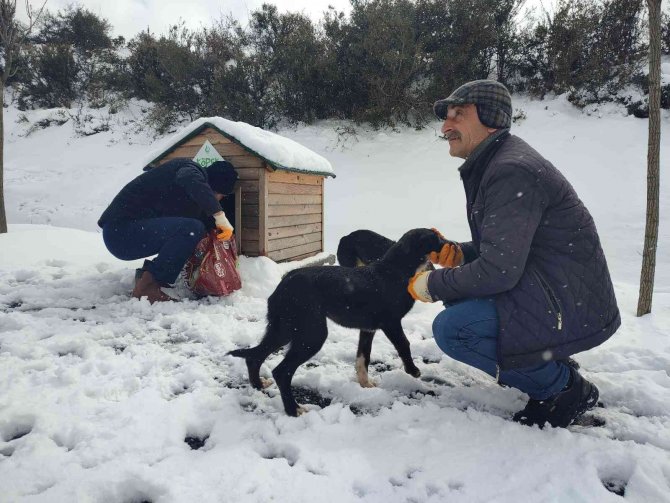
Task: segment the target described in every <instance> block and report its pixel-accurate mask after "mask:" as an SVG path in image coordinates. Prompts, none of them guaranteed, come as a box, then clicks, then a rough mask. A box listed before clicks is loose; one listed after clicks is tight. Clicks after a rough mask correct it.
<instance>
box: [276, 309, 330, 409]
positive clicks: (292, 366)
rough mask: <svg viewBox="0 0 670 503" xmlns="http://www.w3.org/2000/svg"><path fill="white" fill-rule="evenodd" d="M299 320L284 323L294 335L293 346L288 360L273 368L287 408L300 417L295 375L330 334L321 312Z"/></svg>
mask: <svg viewBox="0 0 670 503" xmlns="http://www.w3.org/2000/svg"><path fill="white" fill-rule="evenodd" d="M300 318H301V319H299V320H294V323H291V322H282V331H284V330H286V331H287V333H289V334H292V340H291V345H290V346H289V349H288V351H287V352H286V356H285V357H284V359H283V360H282V361H281V362H280V363H279V365H277V366H276V367H275V368H274V370H273V371H272V375H273V377H274V378H275V382H276V383H277V386H278V387H279V392H280V393H281V399H282V402H283V403H284V410H285V411H286V413H287V414H288V415H289V416H297V415H298V414H299V413H302V412H303V410H302V409H301V408H300V407H299V406H298V403H297V402H296V401H295V397H294V396H293V391H292V389H291V381H292V380H293V374H295V371H296V370H297V368H298V367H299V366H300V365H302V364H303V363H305V362H306V361H307V360H309V359H310V358H311V357H312V356H314V355H315V354H316V353H318V352H319V350H320V349H321V348H322V347H323V343H324V342H325V341H326V337H328V327H327V326H326V317H325V316H324V315H322V314H320V313H313V312H312V313H303V314H302V316H301V317H300Z"/></svg>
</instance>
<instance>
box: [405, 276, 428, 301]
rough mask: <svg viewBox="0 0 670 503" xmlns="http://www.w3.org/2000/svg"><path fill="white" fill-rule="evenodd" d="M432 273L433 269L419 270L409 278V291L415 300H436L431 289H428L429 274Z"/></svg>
mask: <svg viewBox="0 0 670 503" xmlns="http://www.w3.org/2000/svg"><path fill="white" fill-rule="evenodd" d="M431 273H432V271H424V272H419V273H416V274H415V275H414V276H412V279H410V280H409V285H407V291H408V292H409V294H410V295H411V296H412V298H413V299H414V300H420V301H421V302H435V301H434V300H433V297H432V296H431V295H430V291H428V276H430V274H431Z"/></svg>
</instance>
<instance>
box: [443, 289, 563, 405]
mask: <svg viewBox="0 0 670 503" xmlns="http://www.w3.org/2000/svg"><path fill="white" fill-rule="evenodd" d="M433 335H434V337H435V342H437V345H438V346H439V347H440V349H441V350H442V351H444V352H445V353H446V354H448V355H449V356H450V357H452V358H453V359H454V360H458V361H460V362H463V363H466V364H468V365H470V366H472V367H475V368H478V369H480V370H483V371H484V372H486V373H487V374H490V375H491V376H493V377H495V376H496V373H497V364H498V357H497V351H496V347H497V341H498V313H497V311H496V306H495V301H494V300H493V299H490V298H483V299H468V300H464V301H461V302H458V303H455V304H452V305H451V306H449V307H447V308H446V309H445V310H444V311H442V312H441V313H440V314H438V315H437V316H436V317H435V320H434V321H433ZM569 375H570V369H569V368H568V366H567V365H566V364H564V363H561V362H557V361H549V362H547V363H543V364H541V365H538V366H536V367H527V368H520V369H512V370H502V371H500V372H499V374H498V376H499V382H500V383H502V384H506V385H508V386H512V387H514V388H517V389H519V390H521V391H523V392H524V393H526V394H528V396H530V397H531V398H533V399H535V400H544V399H546V398H549V397H551V396H553V395H555V394H556V393H558V392H559V391H561V390H562V389H563V388H564V387H565V385H566V384H567V382H568V377H569Z"/></svg>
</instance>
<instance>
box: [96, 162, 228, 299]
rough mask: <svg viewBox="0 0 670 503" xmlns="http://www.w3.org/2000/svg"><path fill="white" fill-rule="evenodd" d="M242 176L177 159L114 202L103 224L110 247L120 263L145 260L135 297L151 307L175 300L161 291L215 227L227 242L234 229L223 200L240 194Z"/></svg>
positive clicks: (219, 164) (216, 165) (221, 167)
mask: <svg viewBox="0 0 670 503" xmlns="http://www.w3.org/2000/svg"><path fill="white" fill-rule="evenodd" d="M237 176H238V175H237V172H236V171H235V169H234V168H233V165H232V164H231V163H229V162H228V161H217V162H214V163H213V164H211V165H210V166H209V167H207V168H203V167H202V166H200V165H198V164H197V163H195V162H193V161H191V160H190V159H181V158H180V159H174V160H171V161H168V162H166V163H165V164H163V165H161V166H159V167H157V168H153V169H151V170H149V171H147V172H146V173H143V174H141V175H140V176H138V177H137V178H135V179H134V180H132V181H131V182H130V183H128V185H126V186H125V187H124V188H123V189H121V192H119V193H118V195H117V196H116V197H115V198H114V200H113V201H112V202H111V204H110V205H109V207H108V208H107V209H106V210H105V211H104V213H103V214H102V216H101V217H100V220H98V225H99V226H100V227H101V228H102V236H103V239H104V241H105V246H106V247H107V249H108V250H109V251H110V252H111V253H112V255H114V256H115V257H117V258H119V259H121V260H135V259H138V258H143V257H149V256H152V255H156V254H158V255H157V256H156V257H155V258H154V259H153V260H145V261H144V266H143V267H142V274H141V276H140V278H139V279H138V281H137V282H136V284H135V288H134V289H133V292H132V296H133V297H136V298H138V299H139V298H141V297H147V298H148V299H149V302H151V303H153V302H159V301H166V300H170V297H169V296H168V295H166V294H165V293H164V292H163V291H162V290H161V286H166V285H170V284H172V283H174V282H175V280H176V279H177V276H178V275H179V272H180V271H181V269H182V267H183V266H184V264H185V263H186V261H187V260H188V258H189V257H190V256H191V254H192V253H193V250H195V247H196V245H197V244H198V242H199V241H200V240H201V239H202V238H203V236H204V235H205V231H206V229H207V228H214V227H216V228H217V229H218V231H219V233H218V234H217V237H218V238H219V239H224V240H228V239H230V238H231V237H232V235H233V226H232V225H231V224H230V222H229V221H228V219H227V218H226V215H225V213H224V212H223V211H222V209H221V200H222V199H223V198H224V197H225V196H227V195H229V194H232V193H233V192H234V190H235V182H236V181H237Z"/></svg>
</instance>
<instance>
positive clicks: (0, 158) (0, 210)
mask: <svg viewBox="0 0 670 503" xmlns="http://www.w3.org/2000/svg"><path fill="white" fill-rule="evenodd" d="M0 80H1V79H0ZM0 86H1V87H0V234H4V233H5V232H7V214H6V213H5V183H4V179H5V83H4V81H2V82H0Z"/></svg>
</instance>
